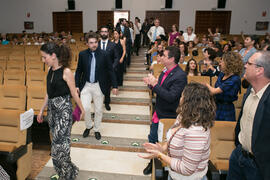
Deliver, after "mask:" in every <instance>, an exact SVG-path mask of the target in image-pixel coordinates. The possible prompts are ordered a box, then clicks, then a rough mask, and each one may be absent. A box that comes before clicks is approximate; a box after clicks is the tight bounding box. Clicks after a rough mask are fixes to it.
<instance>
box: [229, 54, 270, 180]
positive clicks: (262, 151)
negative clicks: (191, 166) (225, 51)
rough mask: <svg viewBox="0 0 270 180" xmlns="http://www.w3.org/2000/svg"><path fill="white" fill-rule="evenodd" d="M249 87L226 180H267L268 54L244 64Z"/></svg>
mask: <svg viewBox="0 0 270 180" xmlns="http://www.w3.org/2000/svg"><path fill="white" fill-rule="evenodd" d="M244 78H245V79H246V80H247V81H248V82H249V83H250V84H251V87H249V89H248V90H247V93H246V94H245V96H244V98H243V103H242V104H243V106H242V110H241V112H240V115H239V119H238V122H237V125H236V128H235V145H236V148H235V150H234V151H233V152H232V154H231V157H230V163H229V172H228V176H227V179H228V180H239V179H246V180H263V179H264V180H268V179H270V143H269V140H270V109H269V107H270V86H269V84H270V52H263V51H260V52H256V53H254V54H253V55H252V56H251V57H250V58H249V59H248V61H247V62H246V65H245V74H244Z"/></svg>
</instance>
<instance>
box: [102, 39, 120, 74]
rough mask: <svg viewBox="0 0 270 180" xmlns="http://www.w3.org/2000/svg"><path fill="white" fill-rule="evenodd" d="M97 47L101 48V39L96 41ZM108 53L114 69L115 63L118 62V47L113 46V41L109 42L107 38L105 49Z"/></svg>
mask: <svg viewBox="0 0 270 180" xmlns="http://www.w3.org/2000/svg"><path fill="white" fill-rule="evenodd" d="M98 46H99V48H102V44H101V41H99V43H98ZM105 50H106V51H107V53H108V55H109V59H110V60H111V62H112V65H113V69H116V67H117V65H118V64H119V60H120V57H119V54H120V53H119V52H118V48H116V47H115V43H114V42H111V41H110V40H108V43H107V46H106V49H105Z"/></svg>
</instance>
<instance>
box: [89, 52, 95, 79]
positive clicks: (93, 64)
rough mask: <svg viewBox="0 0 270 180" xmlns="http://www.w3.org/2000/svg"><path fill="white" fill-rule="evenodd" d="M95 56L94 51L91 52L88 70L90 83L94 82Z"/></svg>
mask: <svg viewBox="0 0 270 180" xmlns="http://www.w3.org/2000/svg"><path fill="white" fill-rule="evenodd" d="M95 70H96V58H95V53H94V52H92V61H91V70H90V83H94V82H95Z"/></svg>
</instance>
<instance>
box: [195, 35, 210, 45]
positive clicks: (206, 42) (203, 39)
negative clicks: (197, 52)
mask: <svg viewBox="0 0 270 180" xmlns="http://www.w3.org/2000/svg"><path fill="white" fill-rule="evenodd" d="M196 46H197V47H208V38H206V37H203V38H202V41H201V42H199V43H197V45H196Z"/></svg>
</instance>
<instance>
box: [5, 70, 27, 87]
mask: <svg viewBox="0 0 270 180" xmlns="http://www.w3.org/2000/svg"><path fill="white" fill-rule="evenodd" d="M4 85H25V71H22V70H7V71H5V72H4Z"/></svg>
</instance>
